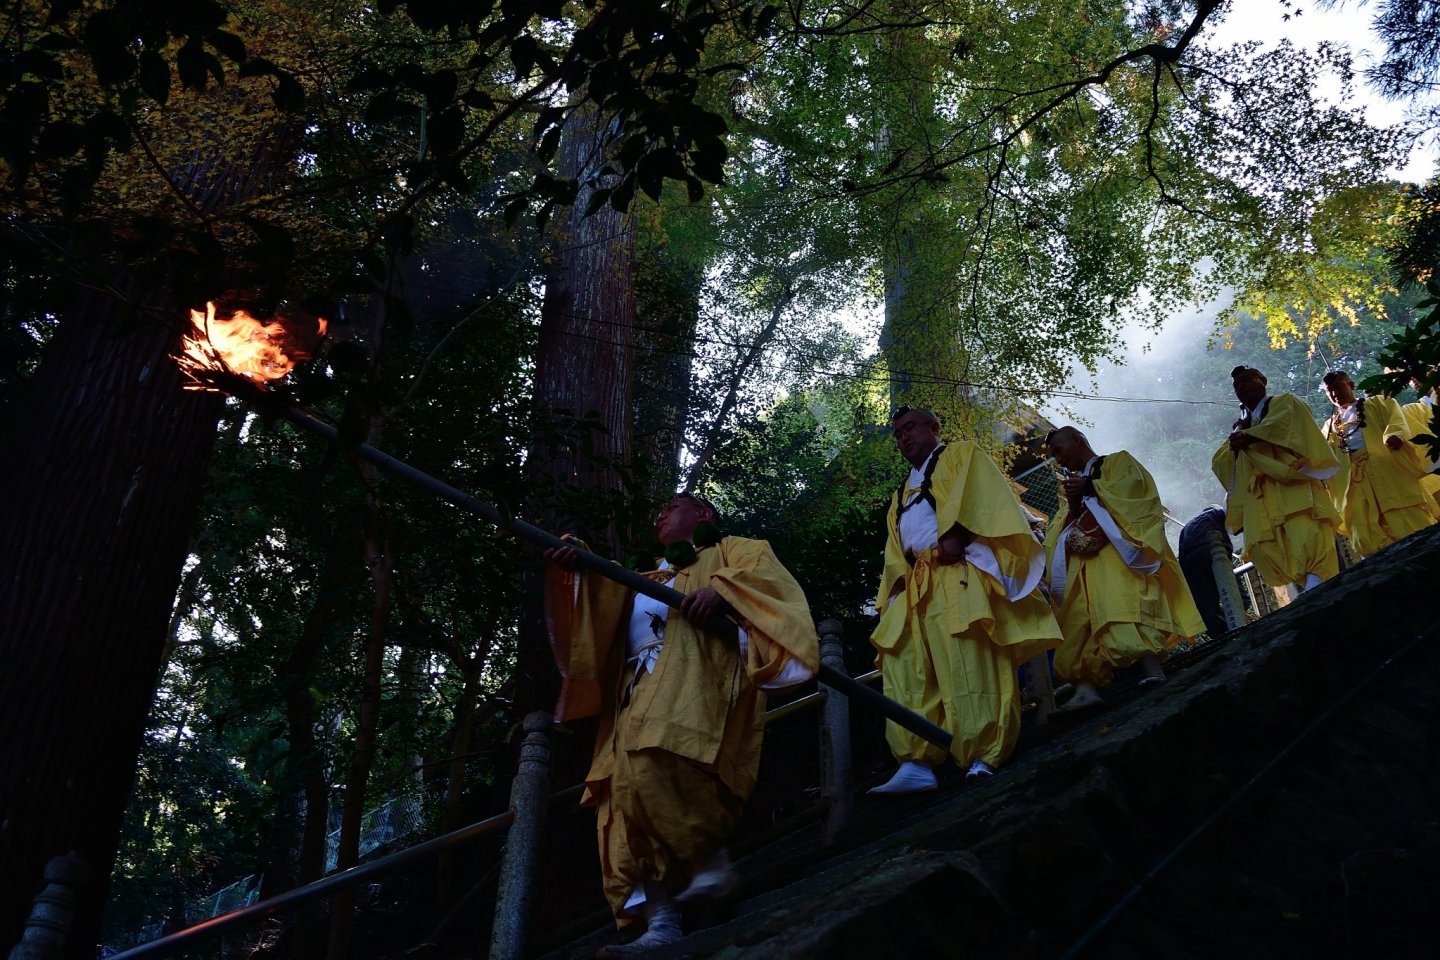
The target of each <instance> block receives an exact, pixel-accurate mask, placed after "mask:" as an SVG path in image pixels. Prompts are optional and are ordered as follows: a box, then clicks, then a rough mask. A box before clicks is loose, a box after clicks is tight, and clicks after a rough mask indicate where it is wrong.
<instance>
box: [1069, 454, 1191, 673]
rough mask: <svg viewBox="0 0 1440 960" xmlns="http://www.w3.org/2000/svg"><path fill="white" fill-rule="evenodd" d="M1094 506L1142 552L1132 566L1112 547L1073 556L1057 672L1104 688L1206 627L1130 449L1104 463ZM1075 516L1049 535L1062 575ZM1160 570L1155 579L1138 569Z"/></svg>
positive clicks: (1155, 495) (1150, 485)
mask: <svg viewBox="0 0 1440 960" xmlns="http://www.w3.org/2000/svg"><path fill="white" fill-rule="evenodd" d="M1093 486H1094V489H1095V499H1096V500H1098V501H1099V504H1100V506H1101V507H1102V508H1103V509H1104V510H1105V512H1106V513H1107V514H1108V515H1109V516H1110V518H1112V519H1113V521H1114V524H1115V527H1116V532H1117V533H1118V534H1119V535H1120V537H1121V540H1122V541H1123V542H1124V543H1125V544H1127V545H1128V547H1129V548H1132V549H1134V550H1135V551H1136V553H1135V555H1134V557H1133V558H1132V562H1131V563H1126V560H1125V558H1123V557H1122V556H1121V555H1120V551H1119V549H1117V547H1116V546H1115V545H1114V544H1113V543H1111V542H1109V541H1108V540H1107V542H1106V545H1105V546H1104V547H1102V548H1101V549H1100V551H1099V552H1098V553H1095V554H1093V555H1091V556H1079V555H1076V554H1073V553H1072V554H1068V555H1067V556H1066V557H1065V558H1064V559H1065V565H1064V574H1065V576H1064V580H1063V583H1061V584H1056V585H1053V586H1052V588H1051V597H1052V599H1053V598H1054V596H1055V590H1056V587H1062V588H1063V598H1064V599H1063V600H1062V601H1061V602H1060V604H1059V610H1058V614H1057V616H1058V619H1059V621H1060V630H1061V632H1062V633H1063V634H1064V635H1065V642H1064V643H1062V644H1061V645H1060V648H1059V649H1058V650H1056V651H1055V672H1056V673H1057V674H1058V675H1059V676H1061V677H1064V678H1065V679H1067V680H1083V681H1086V682H1088V683H1092V684H1094V685H1096V686H1104V685H1105V684H1107V683H1109V682H1110V678H1111V676H1112V674H1113V673H1114V671H1115V669H1116V668H1117V667H1127V666H1129V665H1130V664H1132V663H1135V662H1136V661H1138V660H1139V659H1140V658H1141V657H1143V656H1145V655H1146V654H1151V655H1154V656H1157V657H1163V656H1164V655H1165V652H1166V651H1167V650H1168V649H1169V648H1170V647H1172V646H1174V645H1175V644H1177V643H1179V642H1180V641H1181V640H1188V639H1189V638H1191V637H1194V636H1196V635H1197V634H1199V633H1202V632H1203V631H1204V630H1205V622H1204V620H1202V619H1201V617H1200V611H1199V610H1198V609H1197V608H1196V606H1195V600H1194V598H1193V597H1191V595H1190V588H1189V587H1187V586H1186V585H1185V577H1184V575H1183V574H1182V573H1181V572H1180V563H1179V561H1177V560H1176V559H1175V554H1174V552H1173V551H1171V549H1170V544H1169V542H1168V541H1167V540H1166V539H1165V517H1164V515H1163V513H1162V512H1161V507H1160V492H1159V491H1158V490H1157V489H1156V488H1155V481H1154V479H1153V478H1151V476H1150V473H1149V471H1147V470H1146V469H1145V468H1144V467H1143V466H1141V464H1140V462H1139V461H1138V460H1136V459H1135V458H1134V457H1132V456H1131V455H1130V454H1129V453H1126V452H1125V451H1124V450H1120V451H1117V452H1115V453H1112V454H1109V455H1108V456H1106V457H1105V459H1104V462H1103V463H1102V465H1101V468H1100V471H1099V476H1097V477H1095V478H1094V483H1093ZM1069 519H1070V518H1069V517H1068V516H1067V515H1066V512H1065V511H1061V512H1060V513H1057V514H1056V515H1055V519H1054V520H1053V521H1051V523H1050V527H1049V529H1048V530H1047V531H1046V533H1045V564H1046V569H1047V570H1056V569H1057V568H1056V565H1055V563H1054V560H1055V551H1056V550H1064V549H1065V547H1064V544H1063V537H1064V531H1065V528H1066V526H1067V525H1068V522H1069ZM1157 563H1158V564H1159V568H1158V569H1157V570H1155V572H1153V573H1145V572H1143V571H1142V570H1137V569H1135V567H1136V566H1139V567H1142V568H1150V567H1153V566H1154V565H1155V564H1157Z"/></svg>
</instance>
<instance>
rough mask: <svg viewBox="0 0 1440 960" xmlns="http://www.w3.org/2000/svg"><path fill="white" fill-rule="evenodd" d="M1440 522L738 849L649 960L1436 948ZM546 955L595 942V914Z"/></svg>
mask: <svg viewBox="0 0 1440 960" xmlns="http://www.w3.org/2000/svg"><path fill="white" fill-rule="evenodd" d="M1436 585H1440V527H1437V528H1432V529H1431V530H1429V531H1425V532H1422V533H1420V534H1417V535H1415V536H1414V537H1412V538H1410V539H1408V540H1406V541H1403V542H1402V543H1399V544H1396V545H1395V546H1393V547H1391V548H1390V549H1389V550H1386V551H1384V552H1382V553H1381V554H1378V555H1377V556H1375V557H1372V558H1370V559H1369V560H1367V561H1366V562H1365V563H1363V564H1361V565H1359V566H1357V567H1355V568H1353V569H1351V570H1347V571H1346V572H1345V573H1344V574H1342V575H1341V576H1340V577H1339V578H1337V579H1335V580H1333V581H1330V582H1329V583H1326V584H1324V585H1322V586H1321V587H1320V588H1319V589H1317V590H1315V591H1313V592H1312V593H1310V594H1307V595H1305V596H1304V597H1302V598H1301V599H1300V600H1298V601H1297V602H1296V603H1294V604H1292V605H1291V606H1289V607H1287V608H1285V609H1283V610H1280V611H1279V612H1277V613H1274V614H1272V615H1271V616H1269V617H1267V618H1265V619H1264V620H1262V621H1260V622H1258V623H1255V624H1252V625H1250V626H1249V627H1247V628H1245V629H1243V630H1240V631H1238V632H1236V633H1235V634H1233V635H1232V636H1230V637H1228V638H1226V639H1224V640H1222V641H1219V642H1217V643H1216V644H1213V645H1210V646H1209V647H1207V648H1204V649H1202V650H1200V651H1197V653H1196V654H1195V655H1193V656H1191V657H1189V658H1188V660H1189V662H1184V663H1179V664H1176V665H1175V667H1173V668H1171V679H1170V681H1169V682H1167V683H1166V684H1164V685H1163V686H1161V687H1158V688H1147V689H1145V690H1143V691H1142V690H1138V689H1131V690H1129V691H1117V692H1116V694H1115V695H1114V700H1115V703H1114V705H1113V706H1112V707H1111V708H1110V709H1109V710H1107V711H1106V712H1105V713H1103V714H1101V715H1099V716H1096V717H1095V718H1093V719H1091V720H1089V721H1088V722H1086V723H1084V724H1082V725H1077V726H1073V727H1069V728H1058V727H1057V728H1055V730H1054V731H1053V732H1050V731H1046V732H1043V733H1042V732H1038V731H1033V730H1032V731H1030V732H1029V733H1027V736H1026V740H1023V741H1022V744H1021V748H1020V750H1019V751H1017V755H1016V757H1015V759H1013V760H1012V762H1011V763H1010V764H1009V765H1008V766H1007V767H1006V768H1005V769H1004V770H1002V771H1001V772H1000V774H999V775H997V776H996V777H994V778H993V779H991V780H989V781H986V782H983V783H981V784H979V785H974V784H971V785H967V784H965V783H964V782H963V779H962V778H961V777H960V776H959V773H958V771H952V772H951V773H950V775H949V776H948V777H947V778H945V779H943V780H942V785H941V790H940V792H939V793H936V794H929V795H926V796H921V797H914V798H907V799H903V800H890V801H882V800H879V799H874V798H861V799H860V800H859V801H858V803H857V807H856V816H855V819H854V822H853V824H852V826H851V828H850V829H849V831H848V832H847V834H846V835H845V836H844V837H843V838H842V839H841V841H840V842H839V843H837V844H836V845H835V846H833V847H829V848H827V847H825V846H824V845H823V844H822V843H821V841H820V831H819V827H818V825H811V826H805V827H801V828H799V829H796V830H794V831H793V832H791V833H789V834H788V835H785V836H783V837H781V838H779V839H776V840H773V841H771V842H769V843H767V844H765V845H764V846H762V847H760V848H758V849H755V850H753V851H751V852H749V853H747V854H746V855H744V856H743V857H741V858H740V859H739V860H738V861H737V866H738V868H739V870H740V872H741V874H742V875H743V877H744V879H745V884H744V886H743V888H742V891H741V893H740V895H739V897H738V898H737V899H736V900H735V901H733V902H732V903H730V904H727V905H724V906H720V907H711V908H707V910H708V912H705V913H692V914H690V915H688V916H687V918H686V920H687V923H686V928H687V929H688V930H692V931H694V932H693V933H691V934H690V935H689V936H688V937H687V938H686V939H684V940H683V941H681V942H680V943H678V944H675V945H673V946H671V947H668V948H664V949H662V950H657V951H655V952H654V953H653V954H650V955H647V956H653V957H654V958H655V960H667V958H681V957H686V958H695V960H699V958H727V960H728V958H740V957H743V958H745V960H769V958H777V960H778V958H791V957H794V958H807V960H810V958H824V960H848V958H861V957H864V958H877V957H878V958H888V957H905V958H931V957H935V958H944V957H957V958H958V957H966V958H977V957H1005V958H1008V957H1016V958H1020V957H1027V958H1029V957H1059V956H1086V957H1132V956H1133V957H1137V958H1138V957H1167V958H1168V957H1186V956H1190V957H1229V958H1246V957H1292V956H1293V957H1297V958H1298V957H1306V958H1313V957H1326V956H1353V957H1371V956H1382V955H1383V956H1385V957H1387V958H1396V957H1399V958H1406V957H1412V956H1413V957H1422V956H1423V957H1426V958H1430V957H1434V956H1437V955H1440V949H1437V948H1436V946H1435V940H1434V937H1433V935H1432V933H1431V930H1430V923H1429V914H1430V911H1432V910H1433V909H1434V907H1433V905H1434V904H1435V903H1437V902H1440V799H1437V798H1440V695H1437V689H1440V652H1437V651H1440V647H1437V644H1440V625H1437V617H1436V608H1435V607H1433V606H1432V602H1431V597H1432V596H1434V593H1433V591H1434V590H1435V589H1436ZM596 922H597V928H596V929H595V930H594V931H593V932H592V933H589V934H587V935H585V936H583V937H580V938H579V939H576V940H574V941H572V942H569V943H566V944H564V945H555V944H548V945H547V944H546V943H544V942H543V941H544V937H543V936H536V937H533V938H532V940H533V942H534V945H535V947H536V948H537V950H538V951H540V952H542V953H543V956H544V960H574V958H581V957H585V958H588V957H591V956H593V955H594V952H595V950H596V949H597V947H598V946H600V945H601V944H603V943H608V942H612V941H614V940H615V939H617V934H616V933H615V931H614V930H613V928H611V927H610V926H609V925H608V923H602V921H601V919H600V918H597V919H596Z"/></svg>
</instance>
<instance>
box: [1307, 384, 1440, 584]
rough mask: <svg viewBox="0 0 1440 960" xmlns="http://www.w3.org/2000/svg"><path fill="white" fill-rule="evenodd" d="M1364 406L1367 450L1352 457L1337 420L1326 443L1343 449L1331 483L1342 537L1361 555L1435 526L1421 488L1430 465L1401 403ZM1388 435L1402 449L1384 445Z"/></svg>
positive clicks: (1370, 401)
mask: <svg viewBox="0 0 1440 960" xmlns="http://www.w3.org/2000/svg"><path fill="white" fill-rule="evenodd" d="M1357 402H1362V401H1358V400H1357ZM1363 403H1364V404H1365V427H1364V429H1363V430H1362V431H1361V435H1362V436H1363V437H1364V438H1365V446H1364V449H1362V450H1357V451H1354V452H1350V453H1347V452H1346V451H1345V449H1344V447H1343V440H1342V439H1341V436H1340V432H1339V427H1338V424H1336V423H1335V421H1334V419H1333V418H1331V419H1327V420H1326V421H1325V423H1324V430H1323V432H1324V434H1325V437H1326V439H1327V440H1329V441H1330V442H1331V443H1332V444H1335V445H1337V447H1339V456H1340V458H1341V462H1342V469H1341V470H1340V473H1339V475H1338V476H1337V477H1336V478H1335V482H1333V483H1332V484H1331V485H1330V489H1331V491H1332V492H1333V493H1334V496H1335V509H1336V510H1337V511H1338V512H1339V514H1340V533H1341V535H1342V536H1345V537H1347V538H1349V540H1350V546H1351V547H1352V548H1353V549H1354V550H1355V552H1356V553H1358V554H1359V555H1360V556H1362V557H1364V556H1369V555H1370V554H1372V553H1374V552H1376V551H1377V550H1381V549H1383V548H1385V547H1388V546H1389V545H1390V544H1392V543H1394V542H1395V541H1396V540H1400V539H1402V538H1404V537H1408V536H1409V535H1410V534H1412V533H1415V532H1417V531H1419V530H1424V529H1425V528H1426V527H1428V526H1430V524H1432V523H1434V522H1435V509H1436V508H1435V501H1434V500H1433V499H1431V498H1430V497H1429V496H1428V495H1427V494H1426V492H1425V490H1424V488H1423V487H1422V486H1421V484H1420V481H1421V478H1422V477H1424V476H1426V470H1427V468H1428V466H1429V464H1428V463H1427V461H1426V459H1425V457H1424V455H1423V454H1422V453H1421V452H1420V450H1419V448H1418V447H1416V446H1415V444H1413V443H1411V442H1410V436H1411V433H1410V427H1409V425H1408V424H1407V423H1406V420H1405V415H1404V414H1403V413H1402V412H1401V411H1400V405H1399V404H1398V403H1396V402H1395V401H1394V400H1393V399H1392V398H1390V397H1366V398H1364V400H1363ZM1389 437H1400V438H1401V439H1402V440H1403V441H1404V443H1402V444H1401V446H1400V449H1399V450H1391V449H1390V448H1389V447H1387V446H1386V445H1385V441H1386V439H1387V438H1389Z"/></svg>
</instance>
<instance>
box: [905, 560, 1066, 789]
mask: <svg viewBox="0 0 1440 960" xmlns="http://www.w3.org/2000/svg"><path fill="white" fill-rule="evenodd" d="M925 567H926V564H925V561H923V560H922V561H921V562H920V564H917V566H916V568H915V570H913V571H912V575H911V577H910V578H908V579H909V581H910V582H909V584H908V585H907V590H906V593H905V596H897V597H896V598H895V600H894V601H893V602H892V607H893V608H894V609H889V610H887V611H886V616H902V615H903V616H904V617H905V624H904V626H903V628H902V629H900V630H898V631H895V632H896V633H897V634H898V638H897V639H896V640H895V642H894V643H893V644H891V645H889V646H885V647H880V648H879V655H878V656H877V657H876V663H877V664H878V665H879V667H880V671H881V676H882V677H883V679H884V683H885V695H886V696H887V697H889V698H890V699H892V700H895V701H897V702H899V703H901V704H903V705H904V706H906V707H908V708H909V709H911V710H913V711H915V712H916V713H918V714H920V715H921V716H922V717H924V718H925V719H927V720H929V721H930V722H931V723H934V724H935V725H937V726H939V727H941V728H942V729H944V730H945V731H946V732H947V733H949V734H950V735H951V736H953V737H954V738H955V739H954V742H953V743H952V744H951V745H950V753H949V755H950V756H953V757H954V758H955V760H956V762H958V763H959V764H960V765H961V766H962V767H965V766H968V765H969V764H970V763H971V762H972V761H975V760H983V761H984V762H986V763H988V764H990V765H991V766H999V765H1000V764H1002V763H1004V762H1005V759H1006V758H1007V757H1009V756H1010V753H1011V751H1012V750H1014V749H1015V741H1016V739H1017V738H1018V737H1019V736H1020V700H1021V697H1020V687H1019V681H1018V679H1017V677H1016V672H1015V670H1016V657H1018V656H1028V655H1029V654H1030V652H1031V651H1030V650H1029V649H1028V648H1026V647H1025V646H1024V645H1021V644H1018V643H1017V644H1013V645H1007V644H1004V643H1001V642H997V638H998V637H1003V636H1004V632H1011V635H1012V636H1015V637H1020V636H1026V637H1030V636H1038V635H1043V634H1047V633H1048V634H1055V633H1057V631H1056V630H1055V628H1054V620H1053V619H1052V618H1051V615H1050V610H1049V607H1048V606H1047V605H1046V604H1045V602H1044V601H1043V600H1042V599H1040V597H1039V596H1032V597H1026V598H1023V599H1022V600H1020V601H1018V602H1016V603H1011V602H1010V601H1008V600H1006V599H1005V598H1004V596H1003V595H1002V594H1001V593H1000V591H999V589H998V587H995V586H994V584H993V581H989V578H988V577H987V576H986V575H985V574H983V573H981V572H980V571H979V570H976V569H975V568H973V567H970V566H969V565H966V564H956V565H953V566H944V567H938V566H937V567H931V568H929V569H928V570H927V569H925ZM957 609H960V610H965V611H967V612H966V613H965V614H964V615H963V616H959V617H957V616H956V610H957ZM1034 618H1038V619H1037V620H1036V623H1035V624H1033V625H1032V624H1030V623H1029V622H1028V621H1029V620H1030V619H1034ZM1022 621H1024V622H1022ZM957 624H960V625H961V626H960V629H959V632H956V625H957ZM882 629H884V628H883V627H882ZM1058 639H1059V638H1058V636H1057V637H1055V641H1058ZM1054 645H1055V644H1054V642H1050V643H1047V644H1045V646H1054ZM885 740H886V742H887V743H888V744H889V746H890V750H891V752H892V753H894V755H895V758H896V759H897V760H901V761H903V760H916V761H921V762H924V763H929V764H930V765H931V766H935V765H937V764H940V763H943V762H944V761H945V758H946V753H945V751H944V750H942V749H941V748H940V747H938V746H936V745H934V744H932V743H930V742H929V741H927V740H925V739H924V738H923V737H920V736H917V735H916V734H913V733H911V732H910V731H909V730H906V729H905V728H904V727H902V726H900V725H899V724H897V723H894V722H887V723H886V724H885Z"/></svg>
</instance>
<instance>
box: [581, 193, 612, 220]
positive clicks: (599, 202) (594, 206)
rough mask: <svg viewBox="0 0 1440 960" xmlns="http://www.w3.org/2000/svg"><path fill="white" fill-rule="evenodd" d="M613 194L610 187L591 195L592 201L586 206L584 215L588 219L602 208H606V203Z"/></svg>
mask: <svg viewBox="0 0 1440 960" xmlns="http://www.w3.org/2000/svg"><path fill="white" fill-rule="evenodd" d="M612 192H613V191H612V190H611V189H610V188H609V187H601V188H600V189H598V190H596V191H594V192H593V193H591V194H590V200H589V201H588V202H587V203H586V204H585V214H584V215H585V216H587V217H588V216H590V215H591V214H593V213H595V212H596V211H598V210H599V209H600V208H601V207H603V206H605V203H606V201H608V200H609V199H610V194H611V193H612Z"/></svg>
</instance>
